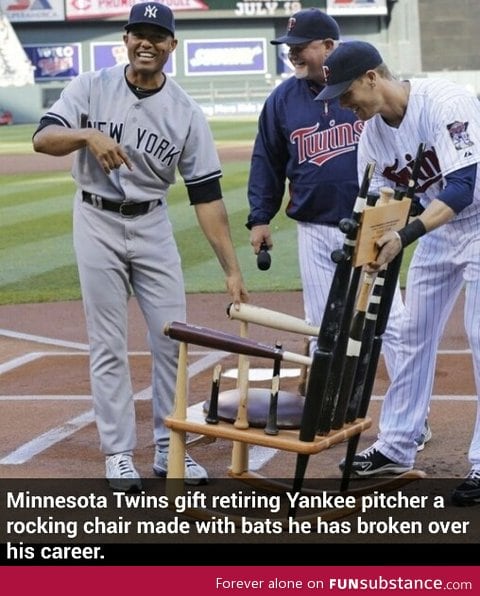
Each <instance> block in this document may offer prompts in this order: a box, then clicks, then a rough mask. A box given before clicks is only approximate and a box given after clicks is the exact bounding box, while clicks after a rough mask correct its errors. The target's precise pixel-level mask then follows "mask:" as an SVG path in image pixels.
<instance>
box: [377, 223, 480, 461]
mask: <svg viewBox="0 0 480 596" xmlns="http://www.w3.org/2000/svg"><path fill="white" fill-rule="evenodd" d="M463 287H465V313H464V323H465V329H466V333H467V337H468V341H469V344H470V347H471V349H472V354H473V366H474V375H475V383H476V388H477V394H480V214H478V215H476V216H473V217H470V218H468V219H465V220H454V221H453V222H450V223H448V224H445V225H443V226H441V227H440V228H438V229H437V230H434V231H432V232H429V233H428V234H426V235H425V236H423V237H422V238H421V239H420V240H419V243H418V246H417V247H416V249H415V252H414V256H413V259H412V262H411V264H410V268H409V272H408V278H407V288H406V296H405V306H406V311H405V318H404V322H403V326H402V330H401V335H402V341H401V343H400V345H399V351H398V356H397V373H396V376H395V378H394V379H393V383H392V385H391V386H390V388H389V390H388V391H387V393H386V395H385V401H384V404H383V407H382V411H381V416H380V434H379V437H378V440H377V441H376V443H375V446H376V447H378V448H379V449H380V451H381V452H382V453H383V454H384V455H385V456H386V457H388V458H390V459H392V460H394V461H396V462H398V463H402V464H405V465H408V466H412V465H413V464H414V462H415V456H416V453H417V451H416V447H417V446H416V444H415V442H414V439H415V437H416V436H418V435H419V434H420V432H421V431H422V428H423V422H424V419H425V417H426V415H427V411H428V404H429V401H430V395H431V392H432V388H433V382H434V373H435V363H436V354H437V348H438V345H439V342H440V339H441V337H442V334H443V331H444V328H445V325H446V323H447V320H448V317H449V315H450V313H451V311H452V308H453V306H454V304H455V301H456V300H457V298H458V296H459V294H460V291H461V290H462V288H463ZM479 411H480V410H479V408H478V407H477V417H476V422H475V425H474V429H473V438H472V441H471V445H470V450H469V460H470V463H471V466H472V467H474V468H475V469H480V416H479Z"/></svg>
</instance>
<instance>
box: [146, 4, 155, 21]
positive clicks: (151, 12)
mask: <svg viewBox="0 0 480 596" xmlns="http://www.w3.org/2000/svg"><path fill="white" fill-rule="evenodd" d="M143 14H144V16H146V17H148V18H149V19H156V18H157V7H156V6H150V4H147V5H146V6H145V12H144V13H143Z"/></svg>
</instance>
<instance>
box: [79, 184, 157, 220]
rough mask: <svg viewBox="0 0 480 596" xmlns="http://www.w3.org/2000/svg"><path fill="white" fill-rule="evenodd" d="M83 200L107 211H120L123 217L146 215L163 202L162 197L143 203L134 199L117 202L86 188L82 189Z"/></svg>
mask: <svg viewBox="0 0 480 596" xmlns="http://www.w3.org/2000/svg"><path fill="white" fill-rule="evenodd" d="M82 200H83V202H84V203H88V204H89V205H93V207H97V208H98V209H105V210H106V211H114V212H115V213H120V215H121V216H122V217H136V216H137V215H144V214H145V213H148V211H150V210H151V209H153V208H154V207H156V206H157V205H160V204H161V202H162V201H161V200H160V199H157V200H156V201H143V202H141V203H134V202H132V201H123V202H122V203H117V202H115V201H110V200H108V199H104V198H103V197H99V196H98V195H92V193H90V192H86V191H85V190H82Z"/></svg>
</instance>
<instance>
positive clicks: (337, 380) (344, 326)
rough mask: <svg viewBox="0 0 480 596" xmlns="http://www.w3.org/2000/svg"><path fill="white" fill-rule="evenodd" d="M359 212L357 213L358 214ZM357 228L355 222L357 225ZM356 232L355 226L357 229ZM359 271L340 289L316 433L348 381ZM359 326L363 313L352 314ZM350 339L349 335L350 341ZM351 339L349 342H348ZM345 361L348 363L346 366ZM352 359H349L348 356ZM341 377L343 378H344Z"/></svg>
mask: <svg viewBox="0 0 480 596" xmlns="http://www.w3.org/2000/svg"><path fill="white" fill-rule="evenodd" d="M377 198H378V195H371V194H369V193H368V192H367V200H366V202H365V204H366V205H370V206H374V205H375V203H376V201H377ZM360 215H361V214H360ZM357 228H358V226H357ZM357 235H358V229H357ZM354 251H355V245H354V246H353V247H352V257H353V253H354ZM361 274H362V268H361V267H355V268H353V269H352V267H351V275H350V281H349V285H348V289H347V290H344V292H345V294H344V300H345V302H344V305H343V309H342V310H341V313H340V316H341V320H340V326H339V330H338V333H337V339H336V342H335V346H334V349H333V357H332V365H331V368H330V371H329V374H328V378H327V381H326V386H325V393H324V398H323V402H322V406H321V409H320V412H319V417H318V423H317V432H318V433H320V434H326V433H328V432H329V431H330V430H331V429H332V428H335V427H334V426H333V424H334V415H335V411H336V409H337V403H338V395H339V391H340V387H341V384H342V383H344V387H343V389H345V385H346V384H347V382H348V376H349V374H350V373H351V372H352V371H351V366H350V362H349V361H350V360H352V357H351V356H350V357H348V358H347V350H348V346H349V342H350V339H349V338H350V327H351V324H352V317H355V315H354V310H355V302H356V300H357V292H358V286H359V283H360V278H361ZM362 327H363V314H362V313H360V312H359V313H358V314H357V315H356V317H355V328H356V329H357V330H358V331H355V333H357V334H361V328H362ZM353 341H354V340H353V339H352V342H353ZM352 342H350V345H351V346H352V345H353V344H352ZM347 363H348V367H347ZM352 363H353V360H352ZM344 379H345V380H344Z"/></svg>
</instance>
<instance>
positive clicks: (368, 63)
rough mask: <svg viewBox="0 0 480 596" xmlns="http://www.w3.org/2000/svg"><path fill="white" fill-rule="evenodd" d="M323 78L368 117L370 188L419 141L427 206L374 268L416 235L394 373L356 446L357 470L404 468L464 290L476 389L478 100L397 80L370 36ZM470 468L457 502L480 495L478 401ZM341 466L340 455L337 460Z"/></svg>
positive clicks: (432, 83)
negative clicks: (373, 427) (373, 436)
mask: <svg viewBox="0 0 480 596" xmlns="http://www.w3.org/2000/svg"><path fill="white" fill-rule="evenodd" d="M325 75H326V79H327V85H326V87H325V89H324V90H323V91H322V92H321V93H320V94H319V96H318V99H319V100H324V101H326V102H327V103H328V102H329V101H330V100H332V99H335V100H336V99H338V100H339V101H340V104H341V105H342V106H344V107H346V108H350V109H351V110H353V111H354V113H355V114H356V115H357V116H358V117H359V118H361V119H362V120H364V121H365V127H364V129H363V132H362V135H361V138H360V142H359V159H358V168H359V173H360V172H361V171H362V168H363V167H364V166H365V163H366V162H370V161H372V160H373V161H375V162H376V169H375V174H374V176H373V178H372V186H373V188H379V187H380V186H383V185H385V184H389V185H392V186H393V185H394V184H398V183H399V182H401V181H402V180H406V179H408V177H409V175H410V171H411V167H412V163H413V160H414V158H415V154H416V150H417V147H418V145H419V144H420V143H425V146H426V147H425V152H424V154H423V155H424V157H423V162H422V166H421V169H420V176H419V181H418V188H417V194H418V195H419V197H420V200H421V202H422V205H423V207H424V208H425V210H424V211H423V213H421V214H420V215H419V216H418V217H417V218H415V219H413V221H410V222H409V223H408V224H407V225H406V227H404V228H403V229H402V230H400V231H399V232H398V233H397V232H388V233H386V234H385V235H384V236H382V238H380V240H379V241H378V246H379V248H380V249H381V250H380V252H379V255H378V257H377V260H376V261H375V262H373V263H371V264H370V265H369V269H370V270H371V271H378V269H379V268H380V267H381V266H382V265H384V264H385V263H388V262H390V261H392V260H393V259H394V258H395V256H396V255H397V254H398V253H399V251H400V250H401V249H402V248H403V247H405V246H408V245H409V244H412V243H413V242H415V241H416V240H418V245H417V246H416V248H415V251H414V254H413V258H412V261H411V264H410V268H409V272H408V278H407V286H406V298H405V305H406V316H405V317H404V320H403V325H402V329H401V342H400V344H399V346H398V348H399V349H398V356H397V365H396V374H395V377H394V378H393V380H392V383H391V385H390V387H389V389H388V391H387V393H386V395H385V400H384V403H383V406H382V411H381V416H380V433H379V435H378V439H377V441H376V442H375V443H374V444H373V445H372V446H371V447H370V448H368V449H366V450H365V451H363V452H362V453H360V454H358V455H356V456H355V459H354V463H353V471H354V472H355V473H356V474H357V475H359V476H375V475H382V474H385V473H391V474H399V473H403V472H405V471H407V470H410V469H411V468H412V467H413V465H414V461H415V455H416V444H415V437H416V436H418V433H419V432H420V431H421V428H422V425H423V421H424V418H425V416H426V414H427V411H428V404H429V399H430V394H431V390H432V386H433V380H434V371H435V362H436V353H437V348H438V345H439V342H440V339H441V336H442V333H443V330H444V328H445V324H446V322H447V320H448V317H449V315H450V313H451V311H452V308H453V305H454V303H455V301H456V300H457V298H458V296H459V293H460V291H461V290H462V289H463V288H465V329H466V333H467V337H468V341H469V344H470V347H471V349H472V354H473V364H474V374H475V382H476V386H477V393H478V394H479V395H480V176H479V173H478V171H477V169H478V163H479V162H480V104H479V102H478V99H477V98H476V97H475V96H474V95H473V94H472V93H470V92H469V91H467V90H466V89H464V88H463V87H461V86H460V85H456V84H453V83H451V82H449V81H446V80H442V79H412V80H409V81H408V80H406V81H400V80H397V79H396V78H394V77H393V75H392V74H391V72H390V70H389V69H388V67H387V66H386V65H385V64H384V62H383V59H382V57H381V55H380V54H379V52H378V51H377V50H376V48H375V47H374V46H372V45H371V44H369V43H367V42H362V41H351V42H346V43H344V44H342V45H340V46H339V48H338V49H337V50H335V52H334V53H333V54H332V55H331V56H330V57H329V59H327V60H326V62H325ZM468 456H469V461H470V472H469V473H468V475H467V477H466V479H465V480H464V481H463V482H462V483H461V484H460V485H459V486H458V487H457V488H456V489H455V491H454V492H453V495H452V498H453V501H454V503H456V504H458V505H466V504H472V503H477V502H480V407H479V408H477V418H476V422H475V425H474V429H473V437H472V440H471V443H470V449H469V454H468ZM341 467H342V464H341Z"/></svg>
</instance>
